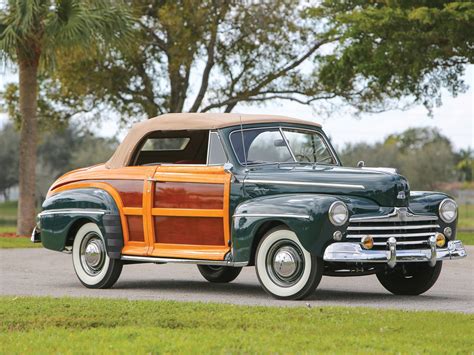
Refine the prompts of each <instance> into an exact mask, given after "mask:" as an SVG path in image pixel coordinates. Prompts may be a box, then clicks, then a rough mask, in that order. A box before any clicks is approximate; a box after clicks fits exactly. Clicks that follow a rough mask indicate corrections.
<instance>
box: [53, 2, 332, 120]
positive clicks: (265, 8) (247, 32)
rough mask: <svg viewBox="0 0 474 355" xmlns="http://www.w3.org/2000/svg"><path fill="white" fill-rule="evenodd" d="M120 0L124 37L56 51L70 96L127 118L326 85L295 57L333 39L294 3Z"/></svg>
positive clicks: (230, 104) (298, 96)
mask: <svg viewBox="0 0 474 355" xmlns="http://www.w3.org/2000/svg"><path fill="white" fill-rule="evenodd" d="M129 4H130V7H131V9H132V10H133V12H134V15H135V17H136V26H135V32H134V36H135V40H134V41H132V42H131V43H129V44H127V45H124V46H122V47H120V48H119V49H118V50H113V51H109V52H108V53H107V54H106V55H105V56H103V55H101V54H100V55H95V54H96V53H95V52H92V53H91V55H89V56H87V57H76V58H74V59H73V60H71V58H70V57H68V58H66V59H65V60H63V61H61V65H60V67H59V71H58V72H56V73H55V76H56V77H57V78H60V79H61V82H62V83H63V85H65V86H66V87H68V88H69V89H70V91H69V93H70V94H71V96H69V99H72V100H73V101H74V103H75V104H76V105H78V104H80V103H83V104H85V105H87V104H89V106H96V105H98V104H104V103H105V104H107V106H108V107H109V108H111V109H115V110H117V111H118V112H120V113H121V114H122V115H123V116H125V118H126V119H128V118H129V117H130V116H133V117H135V118H136V117H137V116H138V117H140V118H141V117H153V116H156V115H158V114H161V113H165V112H181V111H191V112H197V111H201V112H206V111H209V110H212V109H219V110H222V111H226V112H230V111H232V109H233V108H234V107H235V105H236V104H237V103H239V102H244V103H260V102H264V101H266V100H270V99H275V98H280V99H287V100H304V102H306V101H308V100H309V99H304V97H306V96H308V97H310V100H311V102H313V101H316V100H318V99H323V98H326V97H327V95H328V94H327V93H326V92H320V91H315V88H314V87H312V85H311V83H312V82H313V80H312V78H311V74H310V73H305V72H304V70H302V64H303V63H305V62H307V60H308V59H309V58H314V56H315V53H316V52H317V51H318V50H319V49H320V48H321V47H323V46H324V45H325V44H327V43H329V42H331V41H333V40H334V39H333V38H332V36H331V33H328V32H325V31H321V30H319V29H318V28H320V27H321V26H316V21H315V20H313V19H311V18H303V13H302V11H301V8H300V7H298V6H295V3H291V2H288V1H286V0H275V1H265V2H243V1H234V2H232V1H215V0H208V1H199V2H197V1H189V0H181V1H159V2H153V3H148V2H143V1H140V0H130V1H129ZM330 95H331V94H330ZM91 102H93V103H94V104H90V103H91ZM302 102H303V101H302Z"/></svg>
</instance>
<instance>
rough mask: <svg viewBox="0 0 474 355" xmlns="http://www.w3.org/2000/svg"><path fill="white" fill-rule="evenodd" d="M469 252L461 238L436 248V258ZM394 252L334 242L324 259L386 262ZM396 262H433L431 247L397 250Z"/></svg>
mask: <svg viewBox="0 0 474 355" xmlns="http://www.w3.org/2000/svg"><path fill="white" fill-rule="evenodd" d="M466 255H467V253H466V250H465V249H464V246H463V244H462V242H461V241H460V240H453V241H449V242H448V246H447V248H443V249H436V254H435V257H436V260H437V261H438V260H453V259H461V258H464V257H466ZM391 257H392V258H393V254H391V253H390V251H389V250H365V249H362V247H361V246H360V244H359V243H344V242H341V243H337V242H336V243H333V244H331V245H329V246H328V247H327V248H326V250H325V251H324V256H323V259H324V260H325V261H331V262H346V263H386V264H388V262H389V260H390V258H391ZM395 257H396V262H397V263H399V262H402V263H408V262H431V263H432V262H433V260H434V258H433V251H432V250H431V249H408V250H399V249H398V250H396V252H395Z"/></svg>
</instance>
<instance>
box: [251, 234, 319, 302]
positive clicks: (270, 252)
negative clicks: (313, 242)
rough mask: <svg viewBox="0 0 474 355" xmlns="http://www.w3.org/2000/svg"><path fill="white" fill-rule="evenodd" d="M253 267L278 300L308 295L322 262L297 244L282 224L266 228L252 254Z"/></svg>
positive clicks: (315, 283)
mask: <svg viewBox="0 0 474 355" xmlns="http://www.w3.org/2000/svg"><path fill="white" fill-rule="evenodd" d="M255 269H256V271H257V276H258V279H259V281H260V284H261V285H262V287H263V288H264V290H265V291H266V292H267V293H269V294H270V295H272V296H273V297H275V298H278V299H291V300H297V299H303V298H305V297H307V296H309V295H311V294H312V293H313V292H314V290H315V289H316V287H317V286H318V284H319V282H320V281H321V277H322V274H323V261H322V259H321V258H318V257H316V256H314V255H311V254H310V253H309V252H308V251H306V250H305V249H304V248H303V246H302V245H301V243H300V241H299V240H298V237H297V236H296V234H295V233H294V232H293V231H291V230H289V229H288V228H286V227H277V228H274V229H272V230H270V231H269V232H268V233H267V234H265V236H264V237H263V238H262V240H261V241H260V244H259V245H258V248H257V252H256V254H255Z"/></svg>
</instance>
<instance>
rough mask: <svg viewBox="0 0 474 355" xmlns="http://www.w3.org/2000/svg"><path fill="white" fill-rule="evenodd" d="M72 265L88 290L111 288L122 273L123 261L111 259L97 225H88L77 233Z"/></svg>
mask: <svg viewBox="0 0 474 355" xmlns="http://www.w3.org/2000/svg"><path fill="white" fill-rule="evenodd" d="M72 264H73V266H74V271H75V272H76V275H77V277H78V278H79V281H81V283H82V284H83V285H84V286H86V287H88V288H110V287H112V286H113V285H114V284H115V282H116V281H117V280H118V278H119V276H120V273H121V272H122V266H123V263H122V261H121V260H117V259H110V258H109V256H108V255H107V251H106V246H105V240H104V237H103V235H102V232H101V231H100V229H99V227H98V226H97V225H96V224H95V223H86V224H84V225H83V226H82V227H81V228H79V230H78V231H77V233H76V236H75V238H74V244H73V247H72Z"/></svg>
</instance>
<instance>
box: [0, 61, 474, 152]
mask: <svg viewBox="0 0 474 355" xmlns="http://www.w3.org/2000/svg"><path fill="white" fill-rule="evenodd" d="M16 81H17V75H16V74H12V73H6V72H0V90H1V89H2V88H3V87H4V85H5V84H7V83H9V82H16ZM465 81H466V83H467V84H468V86H469V89H468V91H467V92H465V93H463V94H460V95H458V96H457V97H451V96H449V94H448V93H446V94H445V95H444V97H443V105H442V106H441V107H436V108H434V111H433V117H429V116H428V112H427V110H426V109H425V108H424V107H423V106H422V105H419V106H415V107H412V108H411V109H409V110H406V111H400V110H392V111H386V112H383V113H377V114H364V115H361V116H360V117H359V118H354V117H353V116H350V115H343V114H335V115H334V116H330V117H326V118H322V117H321V116H319V115H318V114H317V113H315V112H314V110H313V109H312V108H311V107H309V106H305V105H301V104H298V103H295V102H287V101H285V102H272V101H271V102H268V103H267V104H266V105H265V106H261V107H256V106H246V105H245V106H244V105H237V106H236V107H235V109H234V111H233V112H235V113H262V114H263V113H264V114H278V115H285V116H291V117H297V118H301V119H307V120H312V121H316V122H319V123H321V124H322V125H323V129H324V130H325V132H326V133H327V134H328V135H329V136H330V137H331V141H332V143H333V144H334V145H335V146H336V147H343V146H344V145H345V144H346V143H358V142H366V143H374V142H378V141H382V140H384V138H385V137H386V136H388V135H389V134H393V133H400V132H402V131H404V130H406V129H407V128H413V127H427V126H429V127H437V128H438V129H439V130H440V131H441V133H442V134H444V135H446V136H447V137H448V138H449V139H450V140H451V141H452V143H453V145H454V148H455V149H456V150H459V149H466V148H469V147H470V148H474V65H470V66H469V67H468V68H467V71H466V75H465ZM7 120H8V118H7V115H6V114H4V113H0V125H3V124H4V123H5V122H6V121H7ZM91 128H92V130H93V131H94V132H96V134H98V135H101V136H105V137H111V136H117V137H118V138H119V139H122V138H123V137H124V135H125V134H126V129H120V128H119V125H118V123H117V122H115V121H110V122H105V123H102V124H100V125H96V126H93V127H91Z"/></svg>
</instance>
